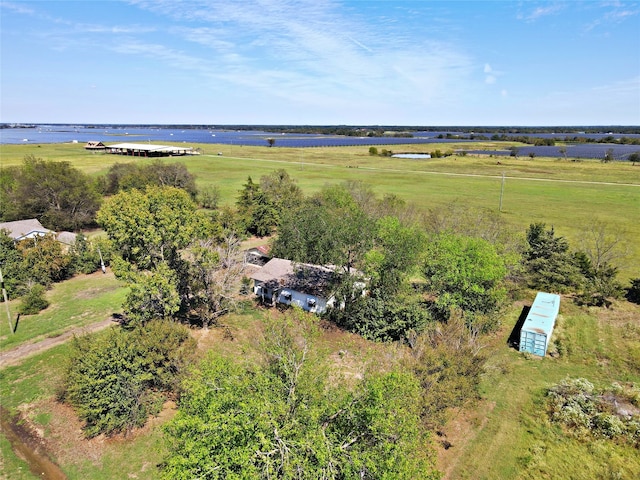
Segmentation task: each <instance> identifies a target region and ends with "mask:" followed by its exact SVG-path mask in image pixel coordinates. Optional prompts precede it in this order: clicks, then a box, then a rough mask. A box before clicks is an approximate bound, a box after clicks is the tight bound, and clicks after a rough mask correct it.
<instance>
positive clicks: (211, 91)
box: [0, 0, 640, 126]
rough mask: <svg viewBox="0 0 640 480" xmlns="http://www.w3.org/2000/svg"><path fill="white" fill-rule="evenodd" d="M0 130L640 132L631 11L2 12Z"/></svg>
mask: <svg viewBox="0 0 640 480" xmlns="http://www.w3.org/2000/svg"><path fill="white" fill-rule="evenodd" d="M0 15H1V17H0V22H1V25H0V27H1V28H0V31H1V37H0V42H1V43H0V48H1V51H0V54H1V55H0V72H1V73H0V85H1V87H0V88H1V90H0V95H1V96H0V102H1V103H0V121H1V122H24V123H27V122H34V123H159V124H166V123H171V124H211V125H223V124H317V125H337V124H346V125H356V124H357V125H363V124H366V125H375V124H382V125H461V126H464V125H640V2H620V1H595V0H592V1H567V2H551V1H544V2H537V1H498V2H489V1H447V2H432V1H400V0H396V1H382V0H380V1H346V0H341V1H340V0H336V1H325V0H301V1H298V0H239V1H235V0H201V1H196V0H189V1H184V2H183V1H180V0H132V1H115V0H114V1H91V0H89V1H62V0H49V1H46V0H40V1H1V2H0Z"/></svg>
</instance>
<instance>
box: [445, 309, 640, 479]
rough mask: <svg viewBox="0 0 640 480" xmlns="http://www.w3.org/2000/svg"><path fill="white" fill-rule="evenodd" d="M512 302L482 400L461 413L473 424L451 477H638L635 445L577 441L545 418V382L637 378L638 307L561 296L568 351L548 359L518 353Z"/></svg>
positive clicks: (639, 348) (462, 440) (451, 464)
mask: <svg viewBox="0 0 640 480" xmlns="http://www.w3.org/2000/svg"><path fill="white" fill-rule="evenodd" d="M520 310H521V306H518V307H514V308H513V310H512V311H511V313H510V314H509V315H507V316H506V317H505V325H504V328H503V329H502V331H501V332H500V333H499V334H498V335H496V336H495V338H494V339H493V343H492V345H491V346H490V347H489V348H490V350H491V356H490V360H489V362H488V365H487V369H486V370H487V373H486V374H485V377H484V379H483V382H482V387H481V392H482V400H481V401H480V402H478V404H476V405H474V406H472V407H469V408H468V409H467V410H466V411H464V412H462V413H459V414H458V416H457V420H456V419H455V418H454V421H453V422H452V424H450V425H448V426H447V427H445V429H444V430H445V431H447V429H452V428H453V427H452V425H455V424H456V422H457V421H458V422H460V421H461V419H462V418H464V417H465V415H468V416H469V417H471V418H473V419H474V421H472V422H468V421H467V422H463V423H465V425H466V426H467V430H466V431H465V432H464V437H461V438H459V439H458V441H459V445H456V443H457V442H456V441H454V442H453V443H454V446H453V447H452V448H453V449H455V448H458V451H457V452H456V453H455V457H453V458H451V459H449V461H448V463H447V464H446V465H445V466H446V467H448V468H449V476H448V478H451V479H474V480H480V479H487V480H488V479H540V478H545V479H555V478H563V479H575V480H578V479H584V480H588V479H594V478H602V479H608V478H619V479H629V480H631V479H635V478H639V477H640V454H639V452H638V450H637V448H634V447H632V446H628V445H615V444H614V443H613V442H611V441H609V440H606V439H593V440H588V439H587V440H577V439H574V438H572V437H570V436H568V435H566V434H565V433H564V432H563V431H562V429H561V428H560V427H558V426H557V425H553V424H551V423H550V422H549V421H548V418H547V413H546V409H545V403H544V392H545V388H548V387H550V386H552V385H553V384H555V383H557V382H559V381H561V380H562V379H563V378H565V377H567V376H571V377H584V378H587V379H588V380H589V381H591V382H593V383H594V384H596V385H600V386H608V385H610V384H611V383H612V382H614V381H617V382H634V383H635V384H636V385H638V384H639V382H640V324H639V323H638V318H640V307H638V306H637V305H632V304H629V303H623V302H620V303H618V304H616V305H615V306H614V307H613V311H609V310H604V309H590V310H585V309H581V308H578V307H576V306H575V305H573V304H572V303H571V302H570V301H569V300H564V301H563V304H562V307H561V317H560V320H559V322H558V327H557V329H556V332H555V333H554V335H555V336H556V338H558V336H560V338H562V339H563V345H564V347H565V348H566V353H565V354H563V355H562V356H561V357H559V358H551V357H549V356H547V357H546V358H544V359H539V358H537V357H530V356H527V355H524V354H520V353H518V352H517V351H515V350H513V349H511V348H509V347H508V346H507V345H506V339H507V337H508V336H509V333H510V330H511V328H512V327H513V325H514V324H515V321H516V319H517V317H518V315H519V314H520Z"/></svg>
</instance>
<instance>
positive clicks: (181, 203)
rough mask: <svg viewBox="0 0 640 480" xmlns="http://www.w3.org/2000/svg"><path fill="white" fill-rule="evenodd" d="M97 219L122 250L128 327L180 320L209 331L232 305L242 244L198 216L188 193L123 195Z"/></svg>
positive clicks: (168, 190) (164, 190)
mask: <svg viewBox="0 0 640 480" xmlns="http://www.w3.org/2000/svg"><path fill="white" fill-rule="evenodd" d="M97 219H98V222H99V223H100V224H101V225H102V226H103V227H104V229H105V231H106V232H107V235H108V236H109V238H110V239H111V241H112V242H113V244H114V245H116V246H117V248H116V253H117V257H116V258H115V259H114V263H113V264H114V270H115V272H116V275H118V276H119V277H120V278H123V279H124V280H125V281H127V283H128V284H129V285H130V287H131V290H130V292H129V294H128V295H127V298H126V300H125V305H124V307H125V311H126V313H127V317H128V320H129V321H132V322H134V323H141V324H144V323H146V322H148V321H150V320H152V319H158V318H160V319H162V318H164V319H167V318H171V317H174V316H176V315H177V314H178V313H180V316H181V317H182V318H190V317H192V316H195V319H194V321H196V322H197V323H200V324H202V325H204V326H208V325H210V324H211V323H213V322H214V321H215V319H216V318H217V317H219V316H220V315H222V314H223V313H226V312H227V311H228V310H229V309H230V308H232V306H233V305H234V303H235V297H234V295H232V292H234V291H237V289H238V285H237V284H238V281H239V279H240V278H241V276H242V274H243V259H242V254H241V252H240V251H239V242H238V241H237V238H236V237H235V236H234V235H233V233H226V234H223V232H222V230H221V228H220V226H219V225H218V224H216V223H214V222H212V221H211V219H210V218H209V217H207V216H206V215H205V214H204V213H203V212H201V211H198V209H197V206H196V204H195V203H194V202H193V200H192V199H191V198H190V197H189V195H188V193H187V192H186V191H185V190H183V189H179V188H175V187H157V186H149V187H147V188H146V189H145V190H144V191H140V190H137V189H133V190H130V191H121V192H120V193H118V194H116V195H114V196H113V197H111V198H109V199H108V200H107V201H105V203H104V205H103V206H102V208H101V209H100V211H99V212H98V215H97Z"/></svg>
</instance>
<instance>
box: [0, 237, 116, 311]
mask: <svg viewBox="0 0 640 480" xmlns="http://www.w3.org/2000/svg"><path fill="white" fill-rule="evenodd" d="M99 248H101V251H102V252H104V258H105V259H106V261H107V262H108V260H109V258H110V255H109V249H110V246H109V245H108V242H106V240H105V239H101V238H95V239H93V240H91V241H89V240H87V239H86V238H85V237H84V236H83V235H81V234H80V235H78V236H77V238H76V244H75V245H73V246H72V247H70V248H69V247H67V246H63V245H62V244H61V243H60V242H58V240H57V239H56V238H55V237H54V236H53V235H45V236H41V237H37V238H36V239H25V240H22V241H20V242H17V243H16V242H14V241H13V239H11V237H9V236H8V235H7V233H6V232H5V231H1V230H0V267H1V268H2V273H3V280H4V285H5V288H6V290H7V294H8V296H9V298H10V299H11V298H16V297H19V296H22V295H36V294H38V295H40V294H39V293H37V292H40V291H41V290H40V288H36V287H35V286H37V285H39V286H41V287H43V288H48V287H50V286H51V285H52V284H54V283H56V282H60V281H62V280H66V279H67V278H70V277H71V276H72V275H74V274H76V273H92V272H95V271H96V270H98V268H100V256H99V253H98V249H99ZM25 301H27V302H29V303H30V305H40V306H42V308H44V306H45V305H44V303H42V302H35V303H33V302H31V300H29V299H25ZM27 310H28V312H27V311H24V312H23V313H25V314H26V313H34V309H33V308H28V309H27ZM38 311H39V310H38Z"/></svg>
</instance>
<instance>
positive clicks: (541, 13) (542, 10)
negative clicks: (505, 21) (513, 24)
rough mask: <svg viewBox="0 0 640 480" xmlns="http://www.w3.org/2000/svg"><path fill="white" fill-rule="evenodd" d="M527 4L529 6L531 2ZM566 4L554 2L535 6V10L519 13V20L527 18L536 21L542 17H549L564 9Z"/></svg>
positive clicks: (529, 20)
mask: <svg viewBox="0 0 640 480" xmlns="http://www.w3.org/2000/svg"><path fill="white" fill-rule="evenodd" d="M524 5H525V6H529V5H530V3H524ZM564 8H565V6H564V5H563V4H560V3H554V4H552V5H545V6H544V7H535V8H534V9H533V10H531V11H529V12H527V13H521V14H519V15H518V19H519V20H525V21H527V22H534V21H536V20H538V19H539V18H542V17H548V16H550V15H556V14H558V13H560V12H561V11H562V10H564Z"/></svg>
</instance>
